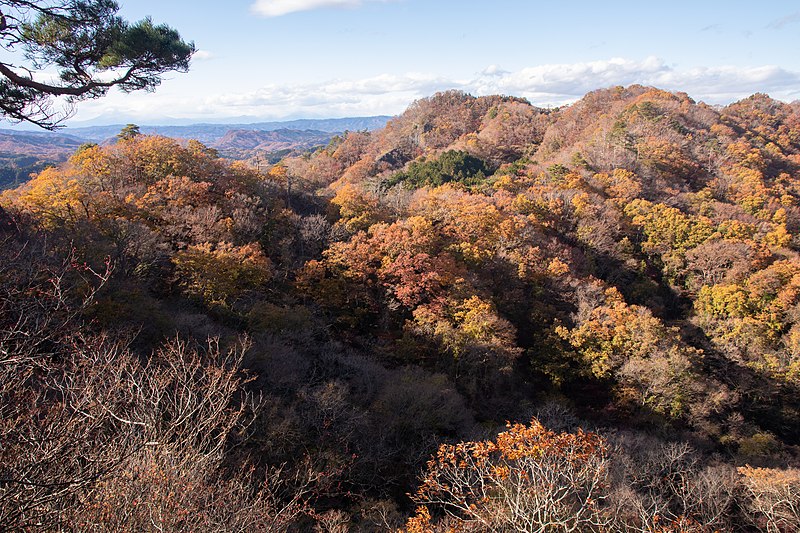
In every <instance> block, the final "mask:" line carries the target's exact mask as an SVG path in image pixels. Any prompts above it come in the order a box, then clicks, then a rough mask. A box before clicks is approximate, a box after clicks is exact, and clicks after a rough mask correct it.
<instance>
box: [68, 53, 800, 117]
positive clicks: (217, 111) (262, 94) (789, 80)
mask: <svg viewBox="0 0 800 533" xmlns="http://www.w3.org/2000/svg"><path fill="white" fill-rule="evenodd" d="M634 83H638V84H642V85H652V86H655V87H658V88H661V89H666V90H670V91H684V92H687V93H688V94H689V95H690V96H692V97H693V98H694V99H696V100H702V101H705V102H707V103H709V104H727V103H730V102H733V101H735V100H738V99H741V98H744V97H747V96H749V95H751V94H753V93H755V92H766V93H768V94H770V95H771V96H772V97H774V98H777V99H780V100H784V101H791V100H795V99H798V98H800V72H794V71H789V70H786V69H783V68H780V67H777V66H759V67H735V66H718V67H699V68H691V69H680V68H677V67H674V66H671V65H668V64H666V63H665V62H664V61H663V60H661V59H658V58H655V57H649V58H645V59H643V60H638V61H637V60H631V59H625V58H612V59H608V60H603V61H593V62H584V63H569V64H552V65H539V66H535V67H527V68H523V69H520V70H517V71H515V72H507V71H504V70H502V69H501V68H499V67H494V66H492V67H488V68H486V69H484V70H483V71H482V72H480V73H477V74H476V75H475V76H474V77H473V78H472V79H456V78H453V77H447V76H442V75H435V74H428V73H407V74H382V75H380V76H374V77H370V78H363V79H349V80H347V79H338V80H329V81H326V82H319V83H305V84H294V85H278V84H273V85H267V86H263V87H261V88H258V89H255V90H249V91H242V92H238V93H225V94H211V95H202V94H199V93H198V94H196V95H193V94H187V93H181V94H178V93H176V94H164V93H160V92H156V94H140V93H135V94H131V95H125V96H122V95H117V94H112V95H109V96H108V97H107V98H103V99H100V100H97V101H89V102H82V103H81V104H80V105H79V107H78V117H77V119H78V120H85V119H87V118H89V117H91V116H97V115H101V114H102V115H112V114H117V115H125V116H130V115H141V116H143V118H142V119H141V120H140V122H142V123H146V122H149V123H157V121H158V119H159V117H160V118H162V119H163V118H164V117H177V118H197V119H198V120H213V119H222V118H225V117H252V118H259V119H280V118H287V117H290V118H296V117H307V118H327V117H337V116H339V117H340V116H356V115H377V114H396V113H401V112H402V111H403V110H404V109H405V108H406V107H407V106H408V104H410V103H411V102H412V101H414V100H416V99H418V98H422V97H425V96H430V95H432V94H433V93H435V92H437V91H442V90H446V89H461V90H463V91H466V92H469V93H472V94H475V95H489V94H505V95H512V96H522V97H525V98H528V100H530V101H531V103H533V104H534V105H539V106H558V105H564V104H569V103H572V102H574V101H576V100H578V99H580V98H581V97H583V95H584V94H586V93H587V92H589V91H592V90H595V89H599V88H603V87H609V86H614V85H630V84H634ZM143 114H146V115H143Z"/></svg>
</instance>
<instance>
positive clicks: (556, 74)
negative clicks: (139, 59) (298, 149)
mask: <svg viewBox="0 0 800 533" xmlns="http://www.w3.org/2000/svg"><path fill="white" fill-rule="evenodd" d="M119 1H120V4H121V5H122V14H123V16H125V17H126V18H128V19H137V20H138V19H140V18H142V17H144V16H152V17H153V19H154V20H155V21H156V22H166V23H168V24H170V25H171V26H173V27H175V28H177V29H178V30H179V31H180V32H181V34H182V35H183V36H184V37H185V38H186V39H189V40H194V42H195V44H196V45H197V47H198V49H199V50H200V52H199V53H198V54H197V56H196V57H195V59H194V60H193V64H192V69H191V71H190V72H189V73H188V74H169V75H168V76H167V79H166V80H165V81H164V83H163V84H162V86H161V87H160V88H159V89H158V91H156V92H155V93H154V94H133V95H122V94H119V93H112V94H110V95H109V96H108V97H107V98H104V99H101V100H97V101H92V102H84V103H82V104H81V105H80V106H79V109H78V113H77V115H76V117H75V118H74V119H72V120H71V121H70V124H74V125H78V123H79V122H81V121H86V120H90V119H94V120H100V121H101V122H107V123H119V122H128V121H137V122H139V123H142V124H145V123H151V124H152V123H159V122H165V121H168V120H171V119H173V118H174V119H187V120H195V121H217V120H224V119H229V118H235V117H248V118H249V119H253V120H256V119H270V120H271V119H283V118H300V117H318V118H322V117H340V116H356V115H375V114H395V113H399V112H402V110H403V109H405V107H406V106H407V105H408V104H409V103H410V102H412V101H413V100H414V99H416V98H420V97H423V96H428V95H430V94H432V93H433V92H435V91H438V90H443V89H448V88H458V89H463V90H465V91H467V92H471V93H472V94H476V95H477V94H493V93H501V94H510V95H515V96H524V97H527V98H528V99H529V100H531V102H532V103H534V104H538V105H561V104H565V103H569V102H572V101H575V100H576V99H578V98H580V97H581V96H582V95H583V94H585V93H586V92H588V91H590V90H593V89H596V88H600V87H607V86H610V85H628V84H631V83H643V84H647V85H655V86H658V87H661V88H665V89H668V90H683V91H686V92H688V93H689V95H690V96H692V97H693V98H695V99H696V100H702V101H705V102H708V103H713V104H725V103H728V102H731V101H734V100H736V99H739V98H742V97H745V96H748V95H749V94H752V93H753V92H766V93H769V94H770V95H772V96H773V97H776V98H779V99H782V100H786V101H791V100H795V99H798V98H800V53H799V52H800V3H798V2H789V1H783V2H778V1H770V0H762V1H760V2H755V3H754V2H741V1H737V0H728V1H715V0H706V1H702V0H695V1H692V2H689V1H682V0H680V1H670V2H642V1H636V2H634V1H617V2H600V1H598V0H594V1H577V0H561V1H550V2H542V1H539V0H493V1H491V2H488V1H480V0H228V1H226V2H221V1H219V0H214V1H212V0H119Z"/></svg>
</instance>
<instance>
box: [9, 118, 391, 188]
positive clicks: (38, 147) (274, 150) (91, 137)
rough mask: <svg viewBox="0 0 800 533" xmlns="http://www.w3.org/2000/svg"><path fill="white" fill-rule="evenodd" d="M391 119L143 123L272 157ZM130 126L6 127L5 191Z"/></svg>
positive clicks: (233, 151) (242, 153) (240, 154)
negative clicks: (177, 123) (41, 128)
mask: <svg viewBox="0 0 800 533" xmlns="http://www.w3.org/2000/svg"><path fill="white" fill-rule="evenodd" d="M390 118H391V117H388V116H375V117H351V118H334V119H298V120H290V121H286V122H280V121H275V122H258V123H253V124H192V125H186V126H140V131H141V132H142V133H143V134H146V135H163V136H165V137H172V138H176V139H183V140H189V139H195V140H198V141H200V142H202V143H204V144H206V145H208V146H209V147H212V148H215V149H217V150H219V152H220V154H221V155H222V156H224V157H230V158H234V159H249V158H252V157H262V156H264V157H265V158H266V160H268V161H273V162H274V161H277V159H279V158H280V157H283V156H286V155H289V154H293V153H296V152H302V151H304V150H309V149H311V148H314V147H316V146H319V145H324V144H327V143H328V142H329V141H330V140H331V139H332V138H333V137H334V136H336V135H339V134H342V133H344V132H345V131H364V130H366V131H372V130H375V129H378V128H382V127H383V126H384V125H385V124H386V122H387V121H388V120H389V119H390ZM123 127H124V125H123V124H116V125H112V126H92V127H85V128H65V129H62V130H58V131H55V132H51V131H28V130H12V129H0V189H2V188H4V187H9V186H12V185H16V184H19V183H21V182H24V181H26V180H27V179H28V177H29V174H31V173H35V172H38V171H40V170H42V169H43V168H44V167H45V166H47V165H50V164H56V163H60V162H62V161H66V159H67V158H68V157H69V156H70V155H71V154H72V153H74V152H75V150H77V149H78V147H79V146H81V145H82V144H85V143H105V144H108V143H112V142H114V141H115V136H116V135H117V134H118V133H119V132H120V130H121V129H122V128H123Z"/></svg>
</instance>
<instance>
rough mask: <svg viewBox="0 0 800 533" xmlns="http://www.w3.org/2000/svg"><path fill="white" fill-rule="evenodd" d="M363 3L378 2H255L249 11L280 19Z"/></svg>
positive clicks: (275, 0) (330, 0) (259, 0)
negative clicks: (324, 8)
mask: <svg viewBox="0 0 800 533" xmlns="http://www.w3.org/2000/svg"><path fill="white" fill-rule="evenodd" d="M364 1H368V2H375V1H380V0H256V2H255V3H254V4H253V5H252V6H251V10H252V11H253V12H254V13H256V14H258V15H262V16H264V17H280V16H283V15H288V14H289V13H294V12H297V11H310V10H312V9H319V8H323V7H355V6H359V5H361V4H362V3H363V2H364Z"/></svg>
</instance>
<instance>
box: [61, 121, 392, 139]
mask: <svg viewBox="0 0 800 533" xmlns="http://www.w3.org/2000/svg"><path fill="white" fill-rule="evenodd" d="M390 118H391V117H389V116H374V117H347V118H331V119H296V120H288V121H270V122H255V123H245V124H208V123H198V124H190V125H186V126H169V125H167V126H159V125H143V126H140V129H141V131H142V133H145V134H148V135H164V136H165V137H173V138H176V139H195V140H198V141H200V142H202V143H209V144H210V143H213V142H215V141H218V140H219V139H221V138H223V137H224V136H225V135H226V134H227V133H228V132H229V131H235V130H246V131H275V130H298V131H305V130H316V131H322V132H327V133H334V134H336V133H342V132H344V131H361V130H369V131H372V130H376V129H379V128H382V127H383V126H385V125H386V122H387V121H388V120H389V119H390ZM124 126H125V125H124V124H114V125H110V126H90V127H85V128H68V129H65V130H63V131H65V132H67V133H68V134H70V135H74V136H76V137H80V138H83V139H87V140H90V141H93V142H101V141H103V140H105V139H108V138H110V137H113V136H114V135H116V134H117V133H119V130H121V129H122V128H123V127H124Z"/></svg>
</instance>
